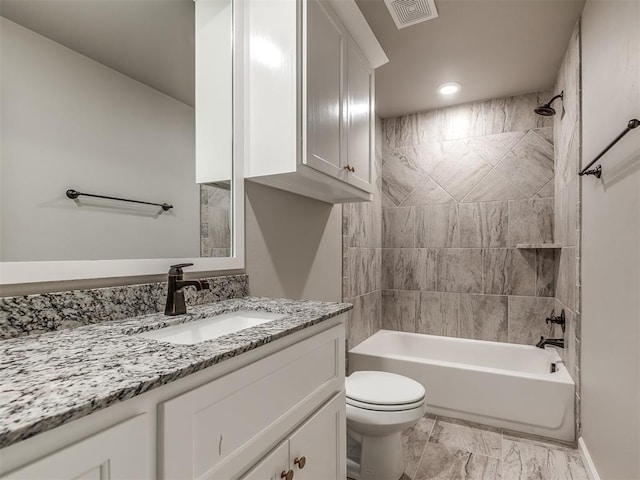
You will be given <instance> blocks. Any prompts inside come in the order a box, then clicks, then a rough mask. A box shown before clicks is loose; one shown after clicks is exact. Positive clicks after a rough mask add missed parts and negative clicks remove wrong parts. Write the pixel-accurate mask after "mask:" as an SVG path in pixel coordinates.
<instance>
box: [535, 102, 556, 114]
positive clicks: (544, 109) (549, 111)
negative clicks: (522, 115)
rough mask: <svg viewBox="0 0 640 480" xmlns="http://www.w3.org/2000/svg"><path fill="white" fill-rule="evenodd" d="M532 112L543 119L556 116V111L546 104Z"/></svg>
mask: <svg viewBox="0 0 640 480" xmlns="http://www.w3.org/2000/svg"><path fill="white" fill-rule="evenodd" d="M534 112H536V113H537V114H538V115H542V116H543V117H552V116H554V115H555V114H556V109H555V108H553V107H552V106H551V105H549V104H548V103H546V104H544V105H541V106H539V107H538V108H536V109H535V110H534Z"/></svg>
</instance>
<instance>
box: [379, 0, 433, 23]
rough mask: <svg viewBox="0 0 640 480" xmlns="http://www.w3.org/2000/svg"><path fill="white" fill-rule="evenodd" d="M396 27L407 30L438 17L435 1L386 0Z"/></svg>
mask: <svg viewBox="0 0 640 480" xmlns="http://www.w3.org/2000/svg"><path fill="white" fill-rule="evenodd" d="M384 3H385V4H386V5H387V8H388V9H389V13H391V17H392V18H393V21H394V22H396V27H398V28H405V27H409V26H411V25H415V24H416V23H420V22H424V21H426V20H431V19H432V18H436V17H437V16H438V11H437V10H436V4H435V1H434V0H384Z"/></svg>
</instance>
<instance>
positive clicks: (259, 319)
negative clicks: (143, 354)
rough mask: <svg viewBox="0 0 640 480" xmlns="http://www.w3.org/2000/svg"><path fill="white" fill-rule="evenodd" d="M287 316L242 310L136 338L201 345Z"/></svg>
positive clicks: (139, 335) (155, 331) (142, 334)
mask: <svg viewBox="0 0 640 480" xmlns="http://www.w3.org/2000/svg"><path fill="white" fill-rule="evenodd" d="M285 316H286V315H285V314H283V313H270V312H254V311H248V310H240V311H238V312H230V313H223V314H221V315H216V316H214V317H207V318H203V319H202V320H195V321H193V322H187V323H181V324H180V325H174V326H172V327H165V328H159V329H158V330H150V331H148V332H144V333H139V334H138V335H135V336H136V337H142V338H150V339H152V340H158V341H161V342H169V343H178V344H181V345H193V344H194V343H200V342H204V341H206V340H212V339H214V338H218V337H221V336H223V335H228V334H230V333H234V332H239V331H240V330H244V329H245V328H251V327H255V326H256V325H260V324H263V323H267V322H272V321H273V320H278V319H280V318H283V317H285Z"/></svg>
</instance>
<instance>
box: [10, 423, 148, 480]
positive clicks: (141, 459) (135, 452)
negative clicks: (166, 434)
mask: <svg viewBox="0 0 640 480" xmlns="http://www.w3.org/2000/svg"><path fill="white" fill-rule="evenodd" d="M148 431H149V425H148V419H147V415H146V414H142V415H139V416H137V417H135V418H132V419H131V420H127V421H125V422H123V423H120V424H118V425H116V426H115V427H111V428H109V429H107V430H105V431H104V432H100V433H97V434H95V435H93V436H91V437H89V438H86V439H85V440H82V441H80V442H78V443H76V444H74V445H71V446H70V447H67V448H65V449H63V450H60V451H59V452H57V453H54V454H53V455H49V456H48V457H45V458H43V459H42V460H38V461H36V462H34V463H32V464H31V465H28V466H26V467H24V468H21V469H20V470H16V471H14V472H12V473H9V474H8V475H6V476H4V477H2V480H9V479H34V480H43V479H47V478H55V479H56V480H60V479H69V480H71V479H73V480H90V479H92V480H111V479H113V480H116V479H117V480H133V479H135V480H143V479H151V475H150V474H149V464H150V457H149V451H150V445H149V435H148Z"/></svg>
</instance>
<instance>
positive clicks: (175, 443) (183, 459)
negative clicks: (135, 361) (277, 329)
mask: <svg viewBox="0 0 640 480" xmlns="http://www.w3.org/2000/svg"><path fill="white" fill-rule="evenodd" d="M343 347H344V328H343V327H342V326H341V325H340V326H336V327H333V328H331V329H329V330H327V331H325V332H322V333H320V334H318V335H315V336H313V337H311V338H309V339H307V340H303V341H301V342H300V343H298V344H296V345H293V346H291V347H289V348H286V349H284V350H282V351H280V352H277V353H275V354H273V355H271V356H269V357H266V358H264V359H262V360H259V361H257V362H256V363H253V364H251V365H249V366H247V367H244V368H241V369H240V370H237V371H235V372H233V373H230V374H229V375H226V376H224V377H222V378H219V379H217V380H214V381H213V382H211V383H209V384H206V385H204V386H202V387H199V388H197V389H195V390H193V391H191V392H189V393H186V394H184V395H181V396H179V397H177V398H175V399H173V400H170V401H168V402H165V403H163V404H161V405H160V406H159V426H160V438H161V446H160V451H161V456H160V458H161V473H162V474H163V477H164V478H181V479H184V478H202V477H206V475H207V473H208V472H209V473H211V472H210V470H211V469H212V468H214V467H216V466H217V465H219V464H220V463H222V462H228V461H233V460H234V457H237V456H238V454H239V453H240V452H242V451H244V450H245V449H246V448H247V447H248V446H250V445H252V446H253V447H254V448H252V449H250V451H252V452H253V451H255V452H256V455H260V454H261V453H263V452H264V451H265V450H267V449H268V448H270V447H271V446H272V445H271V444H270V442H271V441H272V439H273V438H274V435H279V434H284V433H286V428H290V427H289V424H291V425H294V424H295V422H298V421H300V419H302V418H304V416H305V415H308V413H309V409H313V408H314V406H317V405H318V404H319V403H320V402H322V401H323V400H324V399H326V398H328V397H329V396H330V395H332V394H333V393H334V392H338V391H340V390H341V389H342V386H343V382H344V373H343V371H344V366H343V359H342V358H341V356H342V353H341V352H342V350H343ZM279 429H281V430H282V432H279V431H278V430H279ZM276 438H277V437H276ZM247 455H248V456H247ZM250 460H251V453H246V452H245V453H243V458H242V461H243V462H244V464H245V465H246V462H248V461H250Z"/></svg>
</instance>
